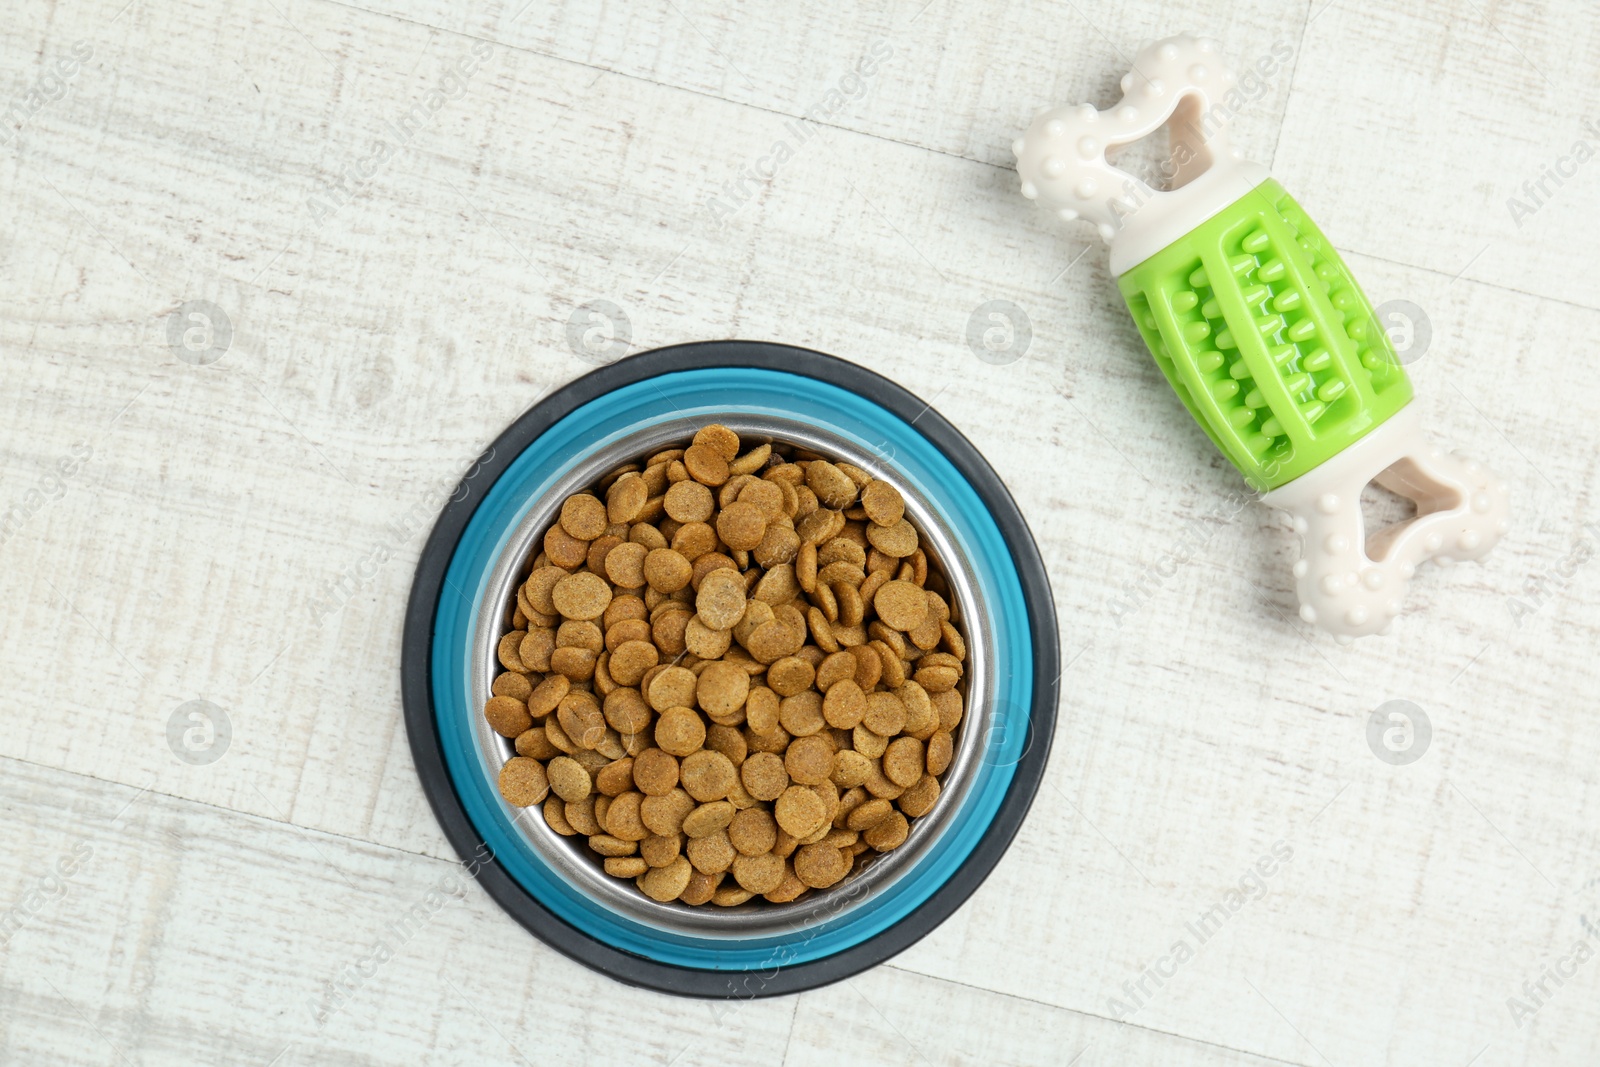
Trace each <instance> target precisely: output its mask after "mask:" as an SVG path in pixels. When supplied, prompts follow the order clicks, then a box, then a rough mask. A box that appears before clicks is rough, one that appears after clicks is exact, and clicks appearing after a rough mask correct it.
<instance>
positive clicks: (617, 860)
mask: <svg viewBox="0 0 1600 1067" xmlns="http://www.w3.org/2000/svg"><path fill="white" fill-rule="evenodd" d="M496 656H497V658H498V663H499V667H500V668H501V669H502V672H501V673H500V674H498V676H497V677H496V678H495V680H494V684H493V686H492V689H491V692H492V694H493V695H491V696H490V698H489V699H488V701H487V702H486V704H485V705H484V709H483V714H484V718H485V720H486V721H487V722H488V724H489V726H490V727H491V728H493V729H494V730H495V731H496V732H497V733H499V734H501V735H503V736H505V737H507V738H511V739H513V741H514V746H515V750H516V753H517V754H516V755H515V756H513V757H512V758H511V759H510V760H508V761H507V762H506V764H505V766H504V768H503V769H502V770H501V772H500V783H499V784H500V795H501V796H503V797H504V798H505V800H506V802H507V803H509V804H513V805H516V806H518V807H531V806H535V805H538V806H539V807H540V808H541V810H542V812H543V816H544V819H545V822H546V823H547V824H548V825H549V826H550V828H551V829H553V830H554V831H555V832H556V833H558V834H563V835H567V836H574V835H582V836H584V837H586V838H587V839H588V846H589V849H590V851H592V852H593V853H594V856H595V862H596V863H597V864H600V865H602V866H603V868H604V870H605V871H606V873H607V874H610V875H612V876H614V877H617V878H626V879H630V880H632V881H633V882H635V884H637V886H638V888H639V890H640V892H642V893H644V894H645V895H646V896H648V897H650V898H651V899H653V900H658V901H673V900H676V901H681V902H683V903H686V904H691V905H700V904H713V905H719V906H723V907H731V906H734V905H737V904H742V903H744V902H745V901H747V900H750V899H751V898H753V897H755V896H763V897H765V898H766V899H767V900H769V901H772V902H774V903H787V902H789V901H792V900H797V899H799V898H801V897H803V896H804V895H805V894H807V893H809V892H811V891H812V890H814V889H826V888H828V887H829V886H833V885H837V884H838V883H839V882H841V881H843V880H844V879H845V878H846V877H848V876H849V875H850V873H851V872H852V871H853V870H855V869H856V868H857V867H858V866H859V864H861V863H862V862H864V861H865V859H866V858H867V857H869V856H870V855H872V854H876V853H881V852H887V851H889V850H890V849H893V848H897V847H899V846H900V845H901V844H903V843H904V842H905V840H906V838H907V836H908V835H909V834H910V833H911V831H912V826H913V820H915V819H917V818H920V817H921V816H923V815H926V814H927V813H928V812H929V811H931V810H932V809H933V807H934V805H935V804H936V803H937V802H938V799H939V789H940V784H939V783H940V776H941V775H942V774H944V772H945V771H946V769H947V768H948V767H949V766H950V764H951V762H952V760H953V759H954V754H955V747H956V744H957V731H958V730H959V727H960V723H961V718H962V713H963V711H964V702H965V695H964V694H965V685H964V682H963V679H964V677H965V674H966V658H967V643H966V639H965V637H964V635H963V633H962V628H961V620H960V618H959V616H958V614H957V613H956V612H955V610H954V605H953V604H952V602H951V600H950V591H949V585H948V583H947V582H946V580H945V577H944V575H943V573H942V572H941V571H940V569H939V567H938V566H937V564H936V563H935V561H933V560H932V559H930V558H929V555H928V553H927V551H926V550H925V549H924V548H923V546H922V544H921V539H920V536H919V535H918V533H917V529H916V527H915V526H913V525H912V523H911V521H910V520H909V519H908V518H907V517H906V506H905V499H904V498H903V497H902V496H901V494H900V491H899V490H898V489H896V488H895V487H894V486H893V485H892V484H890V483H889V482H886V481H882V480H879V479H876V478H874V477H872V476H871V475H870V474H868V473H867V472H866V471H863V470H861V469H860V468H858V467H855V466H852V465H851V464H849V463H841V462H837V461H834V460H830V459H828V458H826V457H823V456H819V455H816V454H813V453H810V452H806V451H802V450H799V449H796V448H792V447H790V446H787V445H783V444H767V443H763V444H759V445H757V446H755V447H751V448H746V447H745V445H744V443H743V442H741V441H740V440H739V435H738V434H736V433H735V432H734V431H732V430H730V429H729V428H728V427H726V426H719V425H712V426H706V427H704V428H703V429H701V430H700V431H699V432H698V433H696V434H695V435H694V440H693V441H692V442H690V443H689V444H688V445H687V446H685V447H683V448H669V449H663V450H661V451H659V452H656V453H655V454H653V455H650V456H646V457H644V458H643V459H642V461H641V462H638V463H631V464H628V465H626V466H623V467H620V468H618V469H617V470H615V471H612V472H611V473H610V474H609V475H607V476H606V477H605V478H604V479H602V480H601V482H600V483H599V484H598V485H597V486H595V487H594V488H593V490H592V491H590V492H582V493H577V494H575V495H573V496H571V497H568V498H567V500H566V501H565V502H564V503H563V504H562V506H561V510H560V514H559V516H558V518H557V519H556V521H555V522H553V523H552V524H551V526H550V528H549V529H548V530H547V531H546V532H545V534H544V537H543V538H542V540H541V541H540V542H539V543H538V545H537V547H536V549H535V551H534V558H533V559H532V560H531V561H530V563H529V565H528V568H527V572H526V577H525V578H524V580H523V581H522V583H521V585H519V586H518V588H517V591H516V604H515V606H514V608H513V609H512V615H511V627H510V629H509V630H508V631H507V632H506V633H505V634H504V635H503V636H502V637H501V639H500V641H499V644H498V646H497V648H496Z"/></svg>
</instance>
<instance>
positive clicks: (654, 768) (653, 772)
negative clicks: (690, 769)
mask: <svg viewBox="0 0 1600 1067" xmlns="http://www.w3.org/2000/svg"><path fill="white" fill-rule="evenodd" d="M633 782H634V784H635V785H637V786H638V787H639V790H640V792H642V793H644V794H645V795H646V796H652V797H659V796H665V795H667V794H668V793H670V792H672V791H673V790H674V789H676V788H677V786H678V759H677V757H676V756H673V755H671V754H669V753H666V752H663V751H661V749H659V748H647V749H645V750H644V751H643V752H641V753H639V754H638V755H637V756H635V757H634V758H633ZM612 832H613V833H615V832H616V831H612Z"/></svg>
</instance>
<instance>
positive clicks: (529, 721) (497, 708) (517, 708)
mask: <svg viewBox="0 0 1600 1067" xmlns="http://www.w3.org/2000/svg"><path fill="white" fill-rule="evenodd" d="M483 717H484V718H485V719H488V720H489V725H490V726H491V727H493V729H494V732H495V733H497V734H499V735H500V736H501V737H516V736H517V735H518V734H520V733H522V732H523V731H524V730H526V729H528V728H529V727H531V726H532V725H533V717H532V716H531V715H529V714H528V705H527V704H525V703H523V702H522V701H520V700H516V699H513V698H512V697H490V698H489V699H488V700H487V701H486V702H485V703H484V705H483Z"/></svg>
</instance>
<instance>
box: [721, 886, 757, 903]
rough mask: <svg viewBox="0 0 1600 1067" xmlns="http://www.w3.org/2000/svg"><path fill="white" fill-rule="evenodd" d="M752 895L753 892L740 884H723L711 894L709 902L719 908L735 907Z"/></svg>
mask: <svg viewBox="0 0 1600 1067" xmlns="http://www.w3.org/2000/svg"><path fill="white" fill-rule="evenodd" d="M753 896H755V894H754V893H752V892H750V890H748V889H746V888H744V887H743V886H741V885H725V886H721V887H720V888H718V889H717V891H716V892H715V893H713V894H711V903H713V904H715V905H716V906H717V907H719V908H736V907H738V906H739V905H740V904H743V903H744V902H745V901H747V900H749V899H750V898H751V897H753Z"/></svg>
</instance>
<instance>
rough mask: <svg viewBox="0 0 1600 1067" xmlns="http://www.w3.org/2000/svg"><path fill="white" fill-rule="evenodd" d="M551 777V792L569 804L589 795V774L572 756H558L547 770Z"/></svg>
mask: <svg viewBox="0 0 1600 1067" xmlns="http://www.w3.org/2000/svg"><path fill="white" fill-rule="evenodd" d="M545 771H546V773H547V774H548V775H549V777H550V791H551V792H553V793H555V795H556V796H558V797H560V798H561V799H562V800H565V801H567V802H569V803H571V802H573V801H578V800H582V799H583V798H584V797H586V796H588V795H589V789H590V786H591V783H590V781H589V772H588V771H586V770H584V769H583V765H582V764H581V763H579V762H578V761H577V760H575V759H573V758H572V757H571V756H557V757H556V758H555V759H553V760H551V761H550V765H549V766H548V767H546V768H545Z"/></svg>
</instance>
